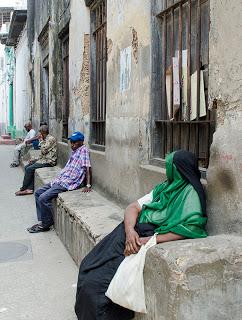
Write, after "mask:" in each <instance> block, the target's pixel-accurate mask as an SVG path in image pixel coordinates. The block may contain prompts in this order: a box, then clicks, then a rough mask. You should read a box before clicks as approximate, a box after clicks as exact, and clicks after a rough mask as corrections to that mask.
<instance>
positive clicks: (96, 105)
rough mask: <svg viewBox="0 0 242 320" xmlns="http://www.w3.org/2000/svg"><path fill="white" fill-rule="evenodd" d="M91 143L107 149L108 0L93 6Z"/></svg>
mask: <svg viewBox="0 0 242 320" xmlns="http://www.w3.org/2000/svg"><path fill="white" fill-rule="evenodd" d="M90 9H91V49H92V52H93V53H92V56H91V134H90V138H91V145H92V148H93V149H98V150H105V135H106V82H107V21H106V19H107V1H106V0H99V1H96V2H95V3H94V4H93V5H92V6H91V8H90Z"/></svg>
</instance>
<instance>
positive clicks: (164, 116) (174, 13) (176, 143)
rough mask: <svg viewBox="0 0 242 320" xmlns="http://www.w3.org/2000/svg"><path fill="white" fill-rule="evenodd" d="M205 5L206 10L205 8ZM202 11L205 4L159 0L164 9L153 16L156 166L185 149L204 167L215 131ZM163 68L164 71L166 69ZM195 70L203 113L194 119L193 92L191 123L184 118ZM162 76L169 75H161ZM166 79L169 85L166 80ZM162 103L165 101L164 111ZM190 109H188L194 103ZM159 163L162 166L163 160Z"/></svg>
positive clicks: (191, 0) (203, 0)
mask: <svg viewBox="0 0 242 320" xmlns="http://www.w3.org/2000/svg"><path fill="white" fill-rule="evenodd" d="M169 3H171V1H169ZM206 6H208V9H207V7H206ZM202 10H203V11H202ZM206 10H208V12H209V0H180V1H176V2H175V3H174V1H173V4H171V5H168V2H167V0H164V10H163V11H161V12H160V13H159V14H158V15H157V18H158V21H159V25H160V30H159V32H160V40H161V49H160V51H161V55H160V61H159V63H160V65H161V75H160V80H161V92H160V95H161V98H160V101H159V103H154V104H155V105H154V108H155V110H154V114H155V115H154V128H155V129H154V136H155V137H154V146H153V160H154V159H156V160H154V161H155V163H157V162H159V160H158V159H164V158H165V155H166V154H167V153H169V152H171V151H173V150H177V149H185V150H190V151H192V152H194V153H195V154H196V156H197V157H198V159H199V165H200V167H202V168H207V167H208V161H209V151H210V145H211V142H212V135H213V133H214V131H215V112H214V111H213V110H209V108H208V65H209V61H208V50H209V47H208V46H209V17H208V20H206V19H205V22H206V26H204V25H202V22H201V21H202V19H204V11H205V12H206ZM194 13H195V15H194ZM194 28H195V29H194ZM194 30H195V31H194ZM202 41H203V42H206V41H207V42H206V43H207V45H206V46H205V47H206V50H204V49H203V48H201V43H202ZM184 48H186V49H185V50H186V52H187V64H186V68H187V69H186V70H187V90H185V89H184V88H183V87H182V81H183V79H182V77H183V69H182V63H183V61H182V52H183V50H184ZM175 55H177V56H176V58H177V61H178V68H177V70H176V71H177V78H176V79H174V78H173V77H174V75H175V73H174V66H173V61H174V60H172V57H175ZM194 57H195V58H194ZM204 57H205V58H204ZM168 60H169V62H168ZM204 60H207V61H206V63H204ZM169 65H170V70H171V72H170V73H169V70H168V68H169ZM198 70H199V71H200V70H203V71H202V75H204V95H205V106H206V115H205V116H203V117H201V116H200V115H201V112H200V94H196V111H195V112H196V117H195V119H190V115H191V103H192V100H191V99H192V98H191V95H193V97H194V91H193V92H191V78H192V76H193V77H194V73H196V78H195V79H196V84H195V87H196V90H197V91H196V92H200V85H201V78H200V75H201V71H200V72H197V71H198ZM168 74H169V77H168V76H167V75H168ZM178 78H179V82H178V83H179V94H177V93H176V95H177V96H178V97H179V98H178V99H177V100H178V101H179V99H180V102H179V105H178V106H176V105H175V104H174V88H175V87H174V84H173V81H174V80H177V79H178ZM167 79H168V80H169V82H167V81H168V80H167ZM193 80H194V78H193ZM166 82H167V84H166ZM169 83H170V85H169ZM167 87H168V88H170V90H168V89H167ZM193 87H194V81H193ZM176 89H178V87H176ZM168 91H169V92H168ZM176 92H178V91H176ZM184 92H185V93H184ZM183 94H184V96H185V94H186V97H187V98H186V99H187V100H186V101H187V106H186V108H185V107H184V100H183ZM168 96H169V98H168ZM168 99H169V102H170V107H169V109H168ZM192 105H193V111H194V105H195V104H194V102H193V104H192ZM203 105H204V104H203ZM184 110H185V111H186V112H185V111H184ZM183 112H184V113H183ZM153 160H151V162H152V161H153ZM154 161H153V162H154ZM160 163H164V162H163V160H161V161H160Z"/></svg>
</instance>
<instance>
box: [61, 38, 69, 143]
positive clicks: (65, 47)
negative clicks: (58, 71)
mask: <svg viewBox="0 0 242 320" xmlns="http://www.w3.org/2000/svg"><path fill="white" fill-rule="evenodd" d="M62 61H63V109H62V124H63V131H62V138H63V139H67V137H68V118H69V34H68V35H66V36H65V37H64V38H63V40H62Z"/></svg>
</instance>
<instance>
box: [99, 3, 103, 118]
mask: <svg viewBox="0 0 242 320" xmlns="http://www.w3.org/2000/svg"><path fill="white" fill-rule="evenodd" d="M101 10H102V9H101ZM99 33H100V56H99V64H100V68H99V82H100V110H99V119H100V120H102V119H103V29H102V28H101V29H100V31H99Z"/></svg>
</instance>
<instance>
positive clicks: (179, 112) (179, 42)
mask: <svg viewBox="0 0 242 320" xmlns="http://www.w3.org/2000/svg"><path fill="white" fill-rule="evenodd" d="M178 36H179V38H178V46H179V50H178V54H179V84H180V110H179V111H178V115H179V120H182V113H183V112H182V110H183V104H182V5H181V4H180V6H179V34H178ZM179 146H181V124H179Z"/></svg>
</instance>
